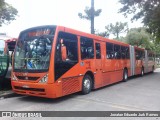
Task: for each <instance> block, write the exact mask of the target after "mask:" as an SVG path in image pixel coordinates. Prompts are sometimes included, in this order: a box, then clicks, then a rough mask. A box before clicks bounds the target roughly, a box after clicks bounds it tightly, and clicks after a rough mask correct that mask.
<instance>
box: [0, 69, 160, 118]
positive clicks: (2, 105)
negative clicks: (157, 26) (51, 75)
mask: <svg viewBox="0 0 160 120" xmlns="http://www.w3.org/2000/svg"><path fill="white" fill-rule="evenodd" d="M12 110H13V111H160V69H157V70H156V71H155V72H154V73H153V74H152V73H151V74H147V75H145V76H144V77H134V78H130V79H129V80H128V81H127V82H119V83H116V84H114V85H110V86H107V87H104V88H101V89H98V90H94V91H92V92H91V93H90V94H88V95H81V94H80V93H76V94H73V95H69V96H65V97H62V98H59V99H45V98H38V97H29V96H18V97H12V98H7V99H1V100H0V111H12ZM7 119H8V118H7ZM52 119H53V118H52ZM57 119H61V118H57ZM67 119H72V120H74V118H67ZM78 119H83V120H84V119H86V120H87V119H88V118H78ZM90 119H91V120H92V119H93V120H96V119H98V118H90ZM100 119H106V118H100ZM107 119H108V118H107ZM109 119H111V120H118V118H109ZM120 119H122V118H120ZM128 119H129V120H130V119H133V118H127V120H128ZM139 119H140V120H141V119H144V120H150V119H153V120H159V119H160V118H136V120H139ZM125 120H126V119H125Z"/></svg>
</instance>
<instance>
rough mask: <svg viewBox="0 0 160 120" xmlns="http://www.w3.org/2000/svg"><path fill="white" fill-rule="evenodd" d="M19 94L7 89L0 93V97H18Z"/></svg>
mask: <svg viewBox="0 0 160 120" xmlns="http://www.w3.org/2000/svg"><path fill="white" fill-rule="evenodd" d="M18 96H19V95H18V94H16V93H14V92H13V91H6V92H4V93H2V94H1V95H0V99H4V98H10V97H18Z"/></svg>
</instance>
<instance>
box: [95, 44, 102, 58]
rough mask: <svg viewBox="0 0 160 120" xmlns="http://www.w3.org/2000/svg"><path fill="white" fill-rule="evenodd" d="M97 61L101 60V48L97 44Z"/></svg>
mask: <svg viewBox="0 0 160 120" xmlns="http://www.w3.org/2000/svg"><path fill="white" fill-rule="evenodd" d="M95 45H96V59H101V46H100V43H96V44H95Z"/></svg>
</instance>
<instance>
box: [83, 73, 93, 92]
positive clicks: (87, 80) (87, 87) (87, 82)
mask: <svg viewBox="0 0 160 120" xmlns="http://www.w3.org/2000/svg"><path fill="white" fill-rule="evenodd" d="M91 89H92V79H91V77H90V76H89V75H85V76H84V78H83V81H82V94H84V95H85V94H88V93H90V92H91Z"/></svg>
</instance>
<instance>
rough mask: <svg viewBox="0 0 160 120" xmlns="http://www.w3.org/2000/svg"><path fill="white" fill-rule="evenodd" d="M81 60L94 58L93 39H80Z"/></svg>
mask: <svg viewBox="0 0 160 120" xmlns="http://www.w3.org/2000/svg"><path fill="white" fill-rule="evenodd" d="M80 42H81V59H82V60H83V59H93V58H94V47H93V39H90V38H85V37H81V39H80Z"/></svg>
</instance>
